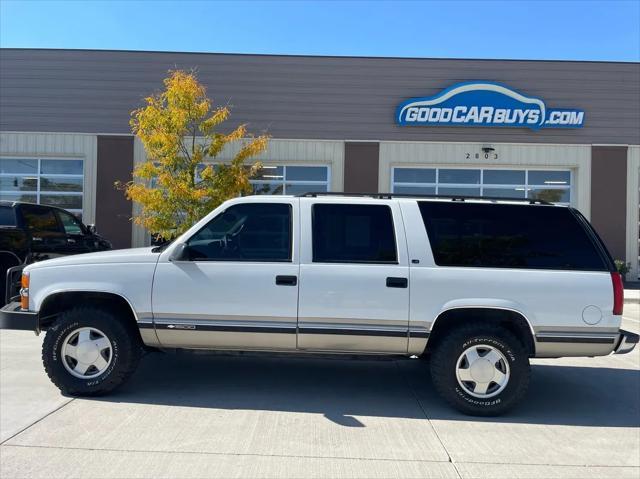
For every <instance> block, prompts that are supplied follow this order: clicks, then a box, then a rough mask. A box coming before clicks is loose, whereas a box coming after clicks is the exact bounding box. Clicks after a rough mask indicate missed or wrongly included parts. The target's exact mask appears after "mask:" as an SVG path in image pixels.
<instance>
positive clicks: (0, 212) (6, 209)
mask: <svg viewBox="0 0 640 479" xmlns="http://www.w3.org/2000/svg"><path fill="white" fill-rule="evenodd" d="M0 225H2V226H15V225H16V214H15V213H14V212H13V208H12V207H11V206H0Z"/></svg>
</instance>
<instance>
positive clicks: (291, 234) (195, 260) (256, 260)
mask: <svg viewBox="0 0 640 479" xmlns="http://www.w3.org/2000/svg"><path fill="white" fill-rule="evenodd" d="M241 205H286V206H288V207H289V259H278V260H259V259H242V258H240V259H236V258H233V259H225V258H216V259H210V258H198V259H191V258H189V259H188V260H186V261H188V262H190V263H200V262H202V263H276V264H282V263H293V236H294V230H293V227H294V223H293V215H294V209H293V205H292V204H291V203H289V202H284V201H283V202H279V201H265V202H243V203H234V204H232V205H229V206H228V207H227V208H225V209H224V210H222V211H220V212H219V213H218V214H217V215H215V216H214V217H213V218H211V219H210V220H209V221H207V223H206V224H205V225H204V226H202V228H200V229H198V230H197V231H196V232H195V233H193V234H192V235H191V236H189V238H187V239H186V240H185V241H184V243H185V244H186V245H187V246H189V241H191V239H193V237H194V236H196V235H198V234H199V233H200V232H201V231H203V230H204V229H205V228H206V227H207V226H209V224H210V223H211V222H212V221H214V220H215V219H216V218H219V217H221V216H222V215H224V214H225V213H226V212H227V211H229V210H230V209H231V208H233V207H235V206H241Z"/></svg>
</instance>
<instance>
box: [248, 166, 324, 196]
mask: <svg viewBox="0 0 640 479" xmlns="http://www.w3.org/2000/svg"><path fill="white" fill-rule="evenodd" d="M329 174H330V172H329V167H328V166H298V165H290V166H275V165H263V166H262V168H261V169H260V171H258V174H257V175H256V176H255V177H254V178H253V179H252V180H251V184H252V185H253V192H254V193H255V194H257V195H299V194H302V193H307V192H311V191H317V192H321V191H329Z"/></svg>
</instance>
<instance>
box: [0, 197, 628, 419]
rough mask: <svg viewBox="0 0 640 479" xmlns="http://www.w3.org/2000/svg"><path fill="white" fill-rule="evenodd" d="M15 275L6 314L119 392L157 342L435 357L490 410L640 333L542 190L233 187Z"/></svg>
mask: <svg viewBox="0 0 640 479" xmlns="http://www.w3.org/2000/svg"><path fill="white" fill-rule="evenodd" d="M22 283H23V284H22V290H21V298H19V299H20V301H21V304H20V303H18V302H14V303H11V304H9V305H8V306H6V307H5V308H3V309H2V312H1V313H0V327H2V328H11V329H33V330H35V331H36V332H39V331H41V330H46V331H47V334H46V338H45V340H44V345H43V361H44V367H45V369H46V371H47V373H48V374H49V376H50V378H51V380H52V381H53V382H54V383H55V384H56V385H57V386H58V387H59V388H60V389H61V390H62V391H63V392H64V393H67V394H71V395H95V394H103V393H106V392H108V391H111V390H112V389H114V388H115V387H117V386H118V385H120V384H121V383H123V382H124V381H125V380H126V379H127V378H128V377H129V376H130V375H131V373H132V372H133V371H134V369H135V368H136V365H137V363H138V361H139V359H140V357H141V354H142V351H143V350H144V349H151V348H152V349H173V348H184V349H210V350H245V351H246V350H252V351H278V352H291V353H310V352H311V353H313V352H322V353H352V354H353V353H362V354H385V355H398V356H404V357H411V356H430V366H431V374H432V377H433V382H434V384H435V387H436V388H437V390H438V391H439V393H440V394H441V395H442V396H443V397H444V398H445V399H446V400H447V401H449V402H450V403H451V404H452V405H453V406H454V407H456V408H458V409H460V410H462V411H463V412H465V413H469V414H478V415H495V414H500V413H502V412H504V411H505V410H507V409H508V408H510V407H512V406H514V405H515V404H516V403H517V402H518V401H519V400H520V399H521V398H522V397H523V396H524V394H525V392H526V389H527V385H528V383H529V358H531V357H559V356H599V355H606V354H609V353H611V352H613V351H614V350H615V351H616V352H619V353H622V352H628V351H630V350H631V349H633V347H634V345H635V343H637V341H638V336H637V335H634V334H632V333H629V332H626V331H621V330H620V329H619V328H620V322H621V315H622V305H623V298H622V295H623V289H622V281H621V277H620V275H619V274H618V273H616V272H615V268H614V265H613V262H612V260H611V257H610V256H609V254H608V253H607V250H606V249H605V247H604V245H603V243H602V241H601V240H600V239H599V238H598V236H597V234H596V233H595V231H594V230H593V228H592V227H591V226H590V225H589V223H588V222H587V221H586V220H585V219H584V217H583V216H582V215H581V214H580V213H579V212H578V211H576V210H574V209H572V208H568V207H563V206H554V205H550V204H546V203H544V202H541V201H534V200H531V201H529V200H527V201H523V200H520V201H518V200H509V199H495V198H494V199H486V198H484V199H479V198H442V197H437V198H428V197H421V198H415V197H413V198H408V197H399V196H395V195H359V196H356V195H352V196H349V195H335V194H326V193H325V194H320V193H317V194H315V193H310V194H306V195H302V196H301V197H287V196H273V197H265V196H250V197H244V198H237V199H234V200H231V201H228V202H226V203H224V204H223V205H221V206H220V207H219V208H217V209H216V210H215V211H213V212H212V213H210V214H209V215H208V216H206V217H205V218H203V219H202V220H201V221H199V222H198V223H197V224H195V225H194V226H193V227H192V228H191V229H189V230H188V231H187V232H186V233H184V234H183V235H181V236H180V237H178V238H177V239H176V240H175V241H174V242H172V243H170V244H167V245H165V246H161V247H156V248H139V249H130V250H119V251H118V250H117V251H109V252H102V253H90V254H83V255H78V256H71V257H66V258H60V259H53V260H49V261H43V262H40V263H35V264H32V265H29V266H27V267H26V268H25V269H24V273H23V277H22Z"/></svg>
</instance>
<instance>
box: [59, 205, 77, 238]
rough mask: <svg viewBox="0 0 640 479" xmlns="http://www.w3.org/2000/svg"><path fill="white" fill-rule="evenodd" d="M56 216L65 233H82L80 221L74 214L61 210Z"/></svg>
mask: <svg viewBox="0 0 640 479" xmlns="http://www.w3.org/2000/svg"><path fill="white" fill-rule="evenodd" d="M58 217H59V218H60V222H61V223H62V226H63V227H64V232H65V233H66V234H68V235H81V234H83V231H82V226H81V225H80V221H78V220H77V219H76V217H75V216H73V215H70V214H68V213H63V212H62V211H58Z"/></svg>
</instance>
